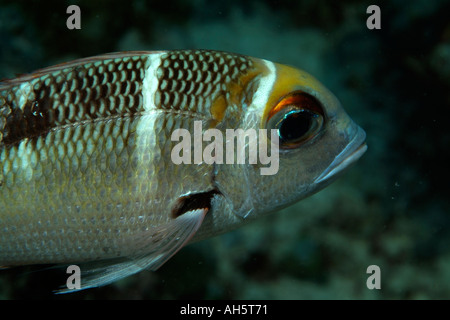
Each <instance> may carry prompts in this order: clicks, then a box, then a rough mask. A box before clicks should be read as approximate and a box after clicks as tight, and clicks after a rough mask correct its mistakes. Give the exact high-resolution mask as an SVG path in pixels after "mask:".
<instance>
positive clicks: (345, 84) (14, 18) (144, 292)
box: [0, 0, 450, 299]
mask: <svg viewBox="0 0 450 320" xmlns="http://www.w3.org/2000/svg"><path fill="white" fill-rule="evenodd" d="M71 4H76V5H78V6H79V7H80V9H81V30H68V29H67V27H66V20H67V18H68V17H69V15H68V14H66V8H67V7H68V6H69V5H71ZM371 4H376V5H378V6H379V7H380V9H381V29H380V30H369V29H368V28H367V26H366V20H367V18H368V17H369V14H367V13H366V9H367V7H368V6H369V5H371ZM449 13H450V1H448V0H447V1H443V0H442V1H439V0H433V1H429V0H414V1H400V0H390V1H355V0H345V1H324V0H304V1H294V0H279V1H269V0H266V1H261V0H258V1H256V0H254V1H237V0H228V1H220V0H195V1H187V0H170V1H169V0H167V1H144V0H137V1H105V0H98V1H75V0H72V1H61V0H40V1H32V0H27V1H11V0H10V1H5V0H0V78H2V79H3V78H14V77H15V76H16V75H17V74H21V73H29V72H32V71H34V70H36V69H39V68H43V67H46V66H50V65H54V64H57V63H60V62H65V61H70V60H73V59H76V58H82V57H88V56H92V55H98V54H102V53H107V52H115V51H128V50H168V49H193V48H199V49H214V50H224V51H231V52H236V53H241V54H246V55H250V56H254V57H258V58H263V59H267V60H271V61H274V62H279V63H283V64H288V65H292V66H295V67H298V68H300V69H303V70H305V71H307V72H309V73H311V74H312V75H314V76H315V77H316V78H318V79H319V80H320V81H321V82H322V83H323V84H324V85H325V86H326V87H327V88H329V89H330V90H331V91H332V92H333V93H334V94H335V95H336V96H337V97H338V99H339V100H340V101H341V103H342V105H343V107H344V109H345V110H346V111H347V113H348V114H349V115H350V116H351V117H352V119H353V120H354V121H355V122H356V123H358V124H359V125H360V126H361V127H362V128H363V129H364V130H365V131H366V133H367V144H368V147H369V149H368V151H367V152H366V154H365V155H364V156H363V157H362V159H360V160H359V161H358V163H357V164H356V165H355V166H354V167H353V168H351V169H350V170H349V171H348V172H347V173H346V174H345V175H344V176H342V177H341V178H340V179H339V180H338V181H336V182H335V183H333V184H331V185H330V186H329V187H327V188H326V189H324V190H322V191H320V192H319V193H317V194H316V195H314V196H312V197H310V198H307V199H305V200H302V201H301V202H299V203H297V204H295V205H293V206H291V207H289V208H286V209H284V210H282V211H279V212H276V213H274V214H272V215H269V216H267V217H263V218H260V219H259V220H257V221H255V222H253V223H252V224H249V225H246V226H244V227H242V228H240V229H238V230H236V231H233V232H230V233H227V234H224V235H221V236H218V237H215V238H212V239H209V240H205V241H202V242H199V243H195V244H192V245H189V246H187V247H186V248H183V249H182V250H181V251H180V252H179V253H178V254H177V255H175V256H174V257H173V258H172V259H171V260H170V261H169V262H167V263H166V264H165V265H164V266H163V267H162V268H161V269H159V270H158V271H157V272H150V271H144V272H140V273H138V274H136V275H134V276H131V277H128V278H126V279H124V280H122V281H119V282H117V283H114V284H111V285H109V286H106V287H102V288H97V289H91V290H85V291H81V292H78V293H75V294H68V295H54V294H53V293H52V291H53V290H54V289H56V288H58V287H59V286H60V285H61V284H64V283H65V281H66V278H67V275H66V274H65V272H64V271H65V270H56V269H52V268H47V266H44V270H42V269H43V267H42V266H37V267H36V266H33V267H17V268H12V269H7V270H1V271H0V299H23V298H26V299H99V298H100V299H181V298H191V299H450V246H449V244H450V228H449V227H450V200H449V198H450V183H449V181H450V150H449V146H450V130H449V129H448V128H449V126H450V124H449V123H450V118H448V117H447V114H448V110H449V108H450V19H449ZM274 192H276V190H274ZM370 265H377V266H379V267H380V270H381V289H379V290H377V289H373V290H369V289H368V288H367V286H366V281H367V279H368V277H369V276H370V274H367V272H366V271H367V268H368V267H369V266H370ZM49 267H51V266H49Z"/></svg>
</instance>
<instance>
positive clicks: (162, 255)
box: [55, 208, 209, 293]
mask: <svg viewBox="0 0 450 320" xmlns="http://www.w3.org/2000/svg"><path fill="white" fill-rule="evenodd" d="M208 210H209V208H200V209H192V210H189V211H186V212H183V214H181V215H179V216H177V217H176V218H175V219H173V220H172V221H170V222H169V223H167V224H164V225H161V226H159V227H156V228H153V229H151V230H148V232H145V233H143V234H141V235H140V236H139V238H138V239H135V240H136V243H137V245H138V246H139V247H140V248H142V250H141V251H142V252H145V254H142V255H139V256H130V257H126V258H121V259H120V260H119V259H114V260H108V261H100V262H97V263H88V264H84V265H83V264H80V269H81V288H80V289H69V288H65V289H61V290H58V291H56V292H55V293H70V292H75V291H79V290H84V289H88V288H94V287H100V286H104V285H107V284H109V283H112V282H114V281H117V280H119V279H122V278H125V277H127V276H130V275H132V274H135V273H137V272H139V271H141V270H143V269H150V270H156V269H158V268H159V267H161V266H162V265H163V264H164V263H165V262H166V261H167V260H169V259H170V258H171V257H172V256H173V255H174V254H175V253H177V252H178V250H180V249H181V248H182V247H183V246H184V245H186V244H187V243H188V242H189V240H190V239H191V238H192V237H193V236H194V234H195V233H196V232H197V230H198V229H199V227H200V225H201V224H202V222H203V219H204V217H205V215H206V213H207V212H208Z"/></svg>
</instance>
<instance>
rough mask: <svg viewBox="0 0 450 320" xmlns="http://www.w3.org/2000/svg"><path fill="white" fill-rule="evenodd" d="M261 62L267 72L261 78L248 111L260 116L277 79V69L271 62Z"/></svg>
mask: <svg viewBox="0 0 450 320" xmlns="http://www.w3.org/2000/svg"><path fill="white" fill-rule="evenodd" d="M261 62H263V63H264V66H265V67H266V68H267V69H268V72H267V74H266V75H265V76H264V77H262V78H261V80H260V82H259V86H258V89H256V91H255V94H254V95H253V99H252V103H251V104H250V105H249V107H248V109H249V111H251V112H257V113H260V114H261V115H262V114H263V113H264V109H265V107H266V104H267V101H268V100H269V97H270V94H271V93H272V90H273V86H274V84H275V81H276V79H277V69H276V66H275V64H274V63H273V62H270V61H267V60H261Z"/></svg>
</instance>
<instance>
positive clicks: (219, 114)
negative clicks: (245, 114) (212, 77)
mask: <svg viewBox="0 0 450 320" xmlns="http://www.w3.org/2000/svg"><path fill="white" fill-rule="evenodd" d="M252 62H253V64H254V67H253V68H252V69H250V70H248V71H247V72H245V73H243V74H242V75H240V77H239V78H238V80H237V81H231V82H230V83H228V84H227V86H226V90H225V92H221V93H220V94H219V95H218V96H217V98H216V99H215V100H214V101H213V103H212V104H211V109H210V112H211V116H212V118H213V122H212V124H211V126H213V127H214V126H216V125H217V124H218V123H219V122H221V121H222V120H223V118H224V117H225V113H226V110H227V108H228V107H229V106H236V107H237V108H238V109H239V110H240V111H242V105H241V104H242V102H245V101H246V99H248V98H250V97H247V94H248V93H249V92H248V91H247V89H248V86H249V85H250V83H251V82H252V80H253V79H255V78H256V77H257V76H259V75H261V74H264V72H266V71H267V68H265V67H264V66H263V64H262V63H261V62H260V61H258V60H257V59H252Z"/></svg>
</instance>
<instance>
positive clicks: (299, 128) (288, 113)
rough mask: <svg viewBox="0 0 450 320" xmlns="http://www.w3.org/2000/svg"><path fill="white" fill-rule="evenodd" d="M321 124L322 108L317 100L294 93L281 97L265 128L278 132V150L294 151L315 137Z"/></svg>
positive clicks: (322, 117) (303, 93) (307, 95)
mask: <svg viewBox="0 0 450 320" xmlns="http://www.w3.org/2000/svg"><path fill="white" fill-rule="evenodd" d="M323 122H324V112H323V108H322V106H321V104H320V103H319V102H318V101H317V99H316V98H314V97H313V96H311V95H309V94H307V93H305V92H302V91H296V92H293V93H290V94H288V95H287V96H285V97H283V98H282V99H281V100H280V101H279V102H278V103H277V105H276V106H275V107H274V108H273V109H272V110H271V111H270V113H269V115H268V117H267V125H266V127H267V129H276V130H278V137H279V139H280V149H294V148H298V147H299V146H300V145H302V144H304V143H305V142H306V141H309V140H310V139H312V138H313V137H315V136H316V135H317V134H318V133H319V132H320V130H321V128H322V126H323Z"/></svg>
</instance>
